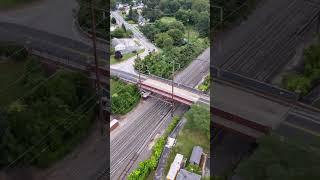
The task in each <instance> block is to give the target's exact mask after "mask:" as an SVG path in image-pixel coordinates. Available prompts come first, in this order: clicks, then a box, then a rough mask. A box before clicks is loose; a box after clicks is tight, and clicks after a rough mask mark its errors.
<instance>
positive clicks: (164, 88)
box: [141, 79, 200, 102]
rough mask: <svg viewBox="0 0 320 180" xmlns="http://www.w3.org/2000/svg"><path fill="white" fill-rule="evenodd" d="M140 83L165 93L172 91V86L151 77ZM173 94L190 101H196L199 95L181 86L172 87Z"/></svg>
mask: <svg viewBox="0 0 320 180" xmlns="http://www.w3.org/2000/svg"><path fill="white" fill-rule="evenodd" d="M141 84H142V85H143V86H147V87H150V88H152V89H154V90H158V91H161V92H164V93H166V94H171V93H172V86H171V85H169V84H166V83H163V82H160V81H156V80H153V79H146V80H144V81H143V82H141ZM173 94H174V96H175V97H176V98H181V99H184V100H187V101H190V102H197V101H198V100H199V98H200V96H199V95H198V94H196V93H192V92H190V91H187V90H184V89H181V88H177V87H174V90H173Z"/></svg>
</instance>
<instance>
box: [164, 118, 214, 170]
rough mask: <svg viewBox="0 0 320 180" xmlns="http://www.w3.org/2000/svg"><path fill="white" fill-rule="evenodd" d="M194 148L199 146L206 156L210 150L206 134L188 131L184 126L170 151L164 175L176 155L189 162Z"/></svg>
mask: <svg viewBox="0 0 320 180" xmlns="http://www.w3.org/2000/svg"><path fill="white" fill-rule="evenodd" d="M187 123H188V122H187ZM194 146H201V147H202V148H203V150H204V152H205V153H207V154H208V153H209V150H210V140H209V139H208V138H207V136H206V134H204V133H202V132H201V131H195V130H192V129H188V128H186V126H185V127H184V128H183V129H182V131H180V133H179V135H178V136H177V144H176V145H175V146H174V147H173V148H172V149H171V152H170V155H169V157H168V159H167V164H166V167H165V171H164V172H165V175H166V174H168V171H169V169H170V165H171V163H172V162H173V160H174V158H175V156H176V154H177V153H179V154H182V155H183V156H184V158H188V160H189V157H190V156H191V152H192V149H193V147H194ZM187 164H188V163H187Z"/></svg>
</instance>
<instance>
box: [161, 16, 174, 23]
mask: <svg viewBox="0 0 320 180" xmlns="http://www.w3.org/2000/svg"><path fill="white" fill-rule="evenodd" d="M160 21H161V22H163V23H172V22H175V21H176V18H174V17H162V18H161V19H160Z"/></svg>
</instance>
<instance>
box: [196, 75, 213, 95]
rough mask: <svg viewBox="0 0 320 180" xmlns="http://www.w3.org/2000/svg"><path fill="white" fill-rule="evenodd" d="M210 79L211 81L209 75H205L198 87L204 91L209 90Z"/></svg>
mask: <svg viewBox="0 0 320 180" xmlns="http://www.w3.org/2000/svg"><path fill="white" fill-rule="evenodd" d="M210 81H211V78H210V76H207V77H206V78H205V79H204V81H203V82H202V84H200V85H199V87H198V89H199V90H200V91H205V92H207V91H209V89H210Z"/></svg>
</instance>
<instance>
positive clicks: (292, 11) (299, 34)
mask: <svg viewBox="0 0 320 180" xmlns="http://www.w3.org/2000/svg"><path fill="white" fill-rule="evenodd" d="M318 12H319V6H318V7H317V6H315V5H312V4H311V3H309V2H308V1H307V0H277V1H274V0H264V1H261V3H260V4H258V7H257V8H256V9H255V10H254V11H253V12H252V14H251V15H249V16H248V18H247V20H245V21H244V22H242V23H241V24H240V25H239V26H237V27H235V28H233V29H231V30H229V31H227V32H223V33H221V34H220V35H218V36H217V37H216V39H215V42H216V43H215V44H213V52H214V53H213V54H212V58H213V63H212V64H211V66H216V67H219V68H222V69H225V70H228V71H231V72H235V73H239V74H241V75H244V76H247V77H250V78H255V79H258V80H260V81H267V82H271V80H272V79H273V78H274V77H275V76H276V75H277V74H278V73H279V72H280V71H281V70H282V69H283V68H284V67H285V66H286V65H287V64H288V63H289V62H290V60H291V59H292V58H293V56H294V55H295V54H296V52H297V51H298V48H299V45H300V44H301V43H302V42H303V40H304V39H306V37H307V36H309V35H310V34H311V32H314V27H315V26H309V24H313V25H315V24H316V23H314V21H316V19H317V18H316V17H317V14H318ZM311 22H312V23H311Z"/></svg>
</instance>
